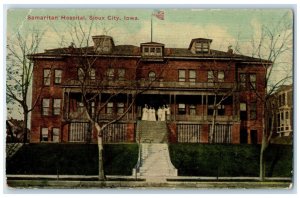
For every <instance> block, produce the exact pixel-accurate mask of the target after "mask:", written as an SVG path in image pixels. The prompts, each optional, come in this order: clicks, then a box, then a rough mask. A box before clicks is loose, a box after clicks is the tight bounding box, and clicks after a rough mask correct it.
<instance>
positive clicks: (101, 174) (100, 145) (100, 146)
mask: <svg viewBox="0 0 300 198" xmlns="http://www.w3.org/2000/svg"><path fill="white" fill-rule="evenodd" d="M95 126H96V130H97V134H98V138H97V140H98V142H97V144H98V153H99V155H98V163H99V165H98V166H99V168H98V174H99V175H98V179H99V180H100V181H104V180H106V177H105V174H104V166H103V140H102V131H101V127H100V126H99V124H98V123H95Z"/></svg>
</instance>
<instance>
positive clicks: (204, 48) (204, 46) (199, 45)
mask: <svg viewBox="0 0 300 198" xmlns="http://www.w3.org/2000/svg"><path fill="white" fill-rule="evenodd" d="M195 48H196V53H200V52H208V51H209V43H207V42H196V43H195Z"/></svg>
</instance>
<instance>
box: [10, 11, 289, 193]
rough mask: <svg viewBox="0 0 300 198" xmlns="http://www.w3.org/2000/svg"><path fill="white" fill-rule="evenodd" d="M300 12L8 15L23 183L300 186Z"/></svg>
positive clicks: (14, 154) (14, 155) (14, 174)
mask: <svg viewBox="0 0 300 198" xmlns="http://www.w3.org/2000/svg"><path fill="white" fill-rule="evenodd" d="M293 18H294V13H293V9H229V8H228V9H225V8H222V9H208V8H206V9H201V8H194V9H187V8H178V9H173V8H164V9H160V8H155V9H150V8H144V9H142V8H139V9H129V8H127V9H125V8H122V9H120V8H106V9H101V8H95V9H80V8H70V9H67V8H62V9H58V8H57V9H54V8H47V9H37V8H35V9H28V8H23V9H21V8H19V9H17V8H16V9H15V8H10V9H8V10H7V29H6V30H5V31H6V36H7V37H6V38H5V39H6V44H7V47H6V98H7V104H6V107H7V118H6V179H7V180H6V182H7V186H8V187H12V188H43V189H45V188H46V189H49V188H51V189H61V188H65V189H68V188H72V189H75V188H99V189H104V188H124V189H132V188H133V189H135V188H137V189H138V188H149V189H153V188H157V189H162V188H167V189H174V188H175V189H197V190H201V189H245V188H246V189H288V190H291V189H292V188H293V177H294V175H293V166H294V160H293V153H294V152H293V133H294V130H293V126H294V125H293V112H294V111H293V66H294V63H293V43H294V41H293V37H294V31H293V26H294V24H293Z"/></svg>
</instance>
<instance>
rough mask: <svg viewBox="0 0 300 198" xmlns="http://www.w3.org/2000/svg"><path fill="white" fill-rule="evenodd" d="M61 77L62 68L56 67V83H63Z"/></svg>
mask: <svg viewBox="0 0 300 198" xmlns="http://www.w3.org/2000/svg"><path fill="white" fill-rule="evenodd" d="M61 77H62V70H59V69H56V70H54V78H55V79H54V83H55V84H60V83H61Z"/></svg>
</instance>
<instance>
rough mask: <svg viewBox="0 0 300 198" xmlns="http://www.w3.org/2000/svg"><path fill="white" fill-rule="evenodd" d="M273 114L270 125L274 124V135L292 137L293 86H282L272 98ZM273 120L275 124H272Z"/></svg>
mask: <svg viewBox="0 0 300 198" xmlns="http://www.w3.org/2000/svg"><path fill="white" fill-rule="evenodd" d="M270 102H271V105H272V114H271V115H270V116H269V123H273V135H274V136H275V137H276V136H279V137H282V136H292V132H293V86H292V85H282V86H280V87H279V88H278V90H277V91H276V93H274V94H273V95H272V96H271V100H270ZM272 120H273V122H272Z"/></svg>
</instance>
